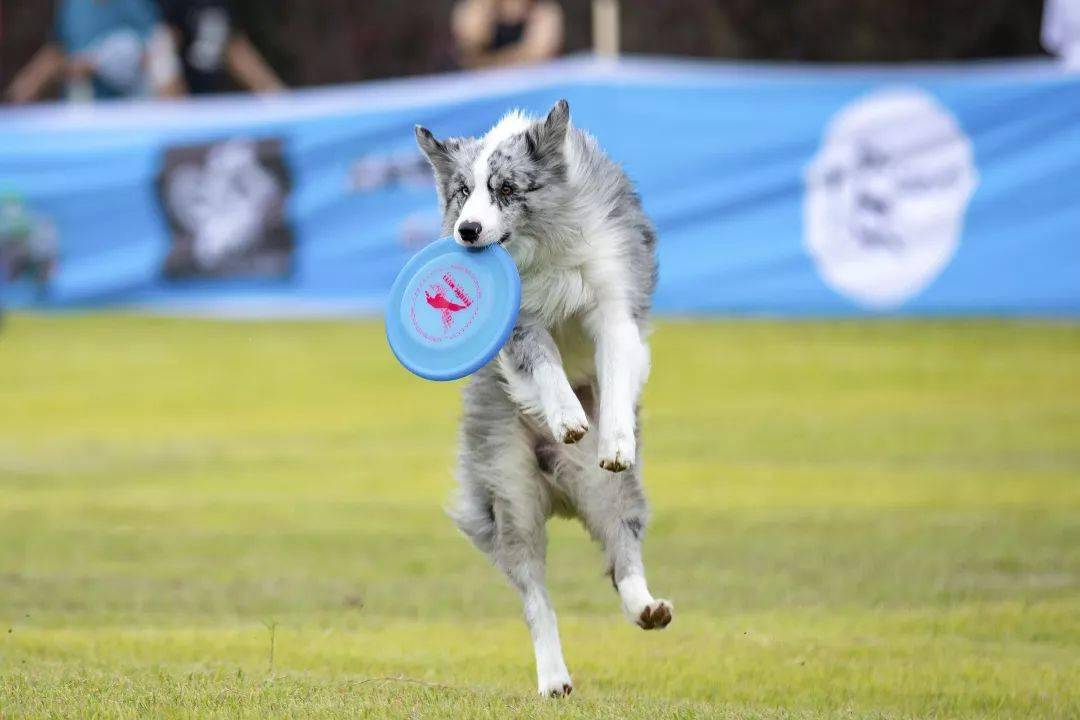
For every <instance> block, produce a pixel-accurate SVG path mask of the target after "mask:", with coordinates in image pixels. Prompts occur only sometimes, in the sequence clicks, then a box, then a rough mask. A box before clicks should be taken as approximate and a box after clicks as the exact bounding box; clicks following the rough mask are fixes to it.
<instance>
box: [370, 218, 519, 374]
mask: <svg viewBox="0 0 1080 720" xmlns="http://www.w3.org/2000/svg"><path fill="white" fill-rule="evenodd" d="M520 305H521V278H520V277H518V272H517V267H515V266H514V260H513V258H511V257H510V253H508V252H506V250H504V249H503V247H502V246H500V245H488V246H487V247H483V248H478V249H471V248H465V247H462V246H461V245H459V244H457V243H456V242H454V239H453V238H442V239H441V240H436V241H435V242H433V243H431V244H430V245H428V246H427V247H426V248H424V249H423V250H421V251H420V252H418V253H417V254H416V255H414V256H413V257H412V258H411V259H410V260H409V262H407V263H406V264H405V267H404V268H402V270H401V272H400V273H399V274H398V276H397V279H396V280H394V285H393V287H392V288H391V289H390V298H389V300H387V303H386V339H387V341H388V342H389V343H390V350H391V351H393V353H394V357H396V358H397V359H398V362H400V363H401V364H402V365H404V366H405V367H406V369H408V370H409V372H412V373H414V374H416V375H419V376H420V377H422V378H426V379H428V380H457V379H458V378H462V377H465V376H466V375H471V374H472V373H474V372H476V371H477V370H479V369H480V368H482V367H483V366H484V365H486V364H487V363H488V362H490V361H491V359H492V358H493V357H495V356H496V355H497V354H498V352H499V350H501V349H502V346H503V345H504V344H506V340H507V338H509V337H510V332H511V331H512V330H513V329H514V323H516V322H517V316H518V308H519V307H520Z"/></svg>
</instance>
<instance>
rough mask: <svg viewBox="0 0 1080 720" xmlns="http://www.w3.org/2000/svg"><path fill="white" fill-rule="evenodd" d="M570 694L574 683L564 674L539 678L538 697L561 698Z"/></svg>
mask: <svg viewBox="0 0 1080 720" xmlns="http://www.w3.org/2000/svg"><path fill="white" fill-rule="evenodd" d="M572 692H574V683H573V682H572V681H571V680H570V676H569V675H568V674H566V673H558V674H555V675H552V676H551V677H547V678H540V695H541V696H542V697H551V698H561V697H566V696H567V695H569V694H570V693H572Z"/></svg>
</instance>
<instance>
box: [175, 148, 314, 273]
mask: <svg viewBox="0 0 1080 720" xmlns="http://www.w3.org/2000/svg"><path fill="white" fill-rule="evenodd" d="M290 186H291V182H290V177H289V171H288V167H287V166H286V164H285V160H284V157H283V155H282V145H281V141H280V140H278V139H276V138H275V139H264V140H250V139H243V138H234V139H229V140H224V141H221V142H216V143H209V144H203V145H190V146H182V147H172V148H169V149H168V150H167V151H166V152H165V158H164V163H163V166H162V169H161V173H160V175H159V177H158V183H157V189H158V195H159V197H160V200H161V205H162V207H163V208H164V210H165V215H166V217H167V218H168V222H169V230H170V234H171V244H170V248H169V252H168V255H167V256H166V259H165V264H164V267H163V268H162V272H163V274H164V276H165V277H166V278H169V279H177V280H178V279H187V278H232V277H236V278H282V277H287V276H288V275H289V274H290V273H291V271H292V266H293V248H294V242H293V234H292V230H291V229H290V227H289V223H288V220H287V219H286V216H285V204H286V200H287V198H288V195H289V189H290Z"/></svg>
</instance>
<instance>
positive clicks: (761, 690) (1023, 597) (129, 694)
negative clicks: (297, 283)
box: [0, 315, 1080, 719]
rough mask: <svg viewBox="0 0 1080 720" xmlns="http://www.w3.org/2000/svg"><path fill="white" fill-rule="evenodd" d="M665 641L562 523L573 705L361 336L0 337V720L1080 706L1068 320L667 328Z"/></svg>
mask: <svg viewBox="0 0 1080 720" xmlns="http://www.w3.org/2000/svg"><path fill="white" fill-rule="evenodd" d="M653 356H654V370H653V376H652V379H651V380H650V384H649V387H648V390H647V399H646V411H645V414H644V424H645V432H646V445H645V449H644V457H645V464H646V478H647V486H648V489H649V492H650V495H651V498H652V502H653V511H654V520H653V524H652V526H651V529H650V534H649V537H648V541H647V543H646V560H647V563H648V567H649V573H650V583H651V585H652V586H653V589H654V590H655V591H656V592H657V593H658V594H662V595H664V596H667V597H671V598H672V599H673V600H674V601H675V603H676V617H675V621H674V623H673V624H672V626H671V627H670V628H669V629H668V630H667V631H665V632H663V633H655V632H653V633H643V632H641V631H640V630H637V629H636V628H634V627H632V626H630V625H629V624H628V623H626V621H625V620H623V619H622V618H621V617H620V615H619V612H618V604H617V599H616V596H615V594H614V593H613V592H612V590H611V587H610V584H609V582H608V581H607V579H606V578H605V577H603V566H602V562H601V558H600V555H599V552H598V551H597V549H596V548H594V547H593V546H592V545H591V544H590V543H589V542H588V540H587V539H586V537H585V534H584V532H583V531H582V530H581V529H580V527H578V526H577V525H575V524H572V523H567V522H563V521H555V522H553V527H552V548H551V570H550V585H551V591H552V595H553V598H554V601H555V605H556V608H557V610H558V611H559V617H560V623H561V627H562V635H563V641H564V647H565V651H566V656H567V662H568V664H569V666H570V669H571V673H572V674H573V675H574V679H575V684H576V688H575V693H574V695H573V696H572V697H571V698H569V700H567V701H563V702H554V701H550V700H542V699H539V698H535V697H534V696H533V693H534V674H533V668H532V653H531V648H530V645H529V640H528V633H527V631H526V629H525V627H524V623H523V622H522V621H521V618H520V608H519V605H518V601H517V598H516V597H515V595H514V593H513V592H512V591H511V590H510V588H509V587H508V586H507V585H506V584H505V583H504V581H503V580H502V579H501V577H500V576H499V575H498V573H497V572H496V571H495V570H494V569H492V568H491V567H489V566H488V565H487V563H486V561H485V560H484V559H483V558H482V556H481V555H480V554H479V553H477V552H476V551H475V550H474V549H472V548H471V546H469V544H468V543H467V542H466V541H465V540H464V539H463V538H462V537H460V536H458V535H457V534H456V532H455V530H454V529H453V527H452V525H451V523H450V522H449V520H447V519H445V518H444V517H443V515H442V510H441V506H442V503H443V502H444V500H445V498H446V496H447V494H448V492H449V490H450V488H451V487H452V479H451V468H452V465H453V453H454V435H455V418H456V414H457V405H458V401H457V395H458V392H459V388H458V387H456V386H455V385H439V384H433V383H426V382H423V381H420V380H417V379H415V378H412V377H410V376H408V375H407V374H406V373H405V371H403V370H402V369H400V368H399V367H398V366H396V365H395V364H394V363H393V361H392V358H391V356H390V354H389V352H388V351H387V350H386V348H385V345H384V341H383V338H382V330H381V327H380V325H378V324H377V323H374V322H352V323H349V322H341V323H309V324H304V323H246V324H245V323H239V324H232V323H214V322H196V321H179V320H166V319H148V318H137V317H127V316H116V315H112V316H110V315H103V316H85V317H27V316H16V317H14V318H11V319H9V321H8V323H7V324H6V325H5V326H4V328H3V329H2V332H0V623H2V624H0V717H3V718H14V717H24V716H26V717H39V716H42V717H44V716H66V717H87V716H101V717H130V718H145V717H158V716H176V717H238V716H239V717H251V718H263V717H283V716H309V715H319V716H330V717H342V718H353V717H387V718H390V717H409V716H418V717H420V716H422V717H468V718H472V717H508V716H509V717H552V718H554V717H558V718H594V717H600V718H620V719H621V718H667V717H672V718H688V717H731V718H759V717H760V718H804V717H805V718H810V717H815V718H816V717H837V718H849V717H872V718H907V717H936V718H946V717H964V718H967V717H994V718H1009V717H1012V718H1029V717H1046V718H1051V717H1058V718H1069V717H1077V716H1080V327H1078V326H1075V325H1057V324H1039V323H1012V322H995V321H980V322H879V323H874V322H834V323H817V322H802V323H785V322H750V321H745V322H710V323H704V322H701V323H675V322H665V323H661V324H660V325H659V326H658V328H657V330H656V333H655V335H654V338H653Z"/></svg>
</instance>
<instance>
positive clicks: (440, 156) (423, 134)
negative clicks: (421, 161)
mask: <svg viewBox="0 0 1080 720" xmlns="http://www.w3.org/2000/svg"><path fill="white" fill-rule="evenodd" d="M414 129H415V131H416V144H417V145H419V146H420V150H422V151H423V153H424V155H426V156H427V159H428V162H429V163H431V168H432V169H433V170H434V171H435V174H436V175H438V176H439V177H447V176H449V175H450V173H451V172H452V168H453V159H452V158H451V157H450V148H449V147H447V144H446V143H444V142H442V141H440V140H438V139H436V137H435V136H434V135H432V134H431V131H430V130H428V129H427V128H426V127H421V126H420V125H417V126H416V127H415V128H414Z"/></svg>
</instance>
